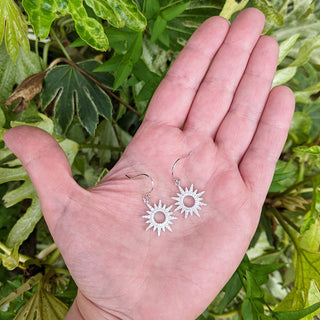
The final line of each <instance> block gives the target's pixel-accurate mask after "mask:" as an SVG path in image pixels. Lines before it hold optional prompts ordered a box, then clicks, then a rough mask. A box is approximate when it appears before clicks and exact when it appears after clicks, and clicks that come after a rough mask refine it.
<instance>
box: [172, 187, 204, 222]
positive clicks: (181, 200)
mask: <svg viewBox="0 0 320 320" xmlns="http://www.w3.org/2000/svg"><path fill="white" fill-rule="evenodd" d="M178 188H179V190H180V193H177V196H178V197H172V199H173V200H176V201H177V202H176V203H175V205H176V206H178V207H177V208H176V209H175V210H174V211H177V210H181V213H182V214H183V213H184V217H185V219H187V218H188V215H189V214H190V216H192V215H193V214H195V215H197V216H198V217H200V214H199V210H201V206H206V204H205V203H203V202H201V201H202V200H203V199H202V198H201V196H202V195H203V194H204V192H205V191H202V192H199V193H197V192H198V190H193V184H192V185H191V187H190V189H189V190H188V188H186V190H183V189H182V188H181V187H180V186H179V185H178ZM189 197H191V198H192V199H193V204H191V205H190V206H188V205H186V204H185V199H186V198H189Z"/></svg>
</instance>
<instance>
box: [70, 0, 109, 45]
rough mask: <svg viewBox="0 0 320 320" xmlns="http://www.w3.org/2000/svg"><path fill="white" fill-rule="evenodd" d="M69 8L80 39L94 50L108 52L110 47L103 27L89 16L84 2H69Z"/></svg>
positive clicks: (79, 0)
mask: <svg viewBox="0 0 320 320" xmlns="http://www.w3.org/2000/svg"><path fill="white" fill-rule="evenodd" d="M68 8H69V12H70V14H71V16H72V18H73V20H74V22H75V28H76V31H77V33H78V35H79V36H80V38H81V39H82V40H84V41H85V42H86V43H88V44H89V45H90V46H91V47H92V48H94V49H96V50H100V51H106V50H107V49H108V47H109V41H108V38H107V36H106V34H105V33H104V29H103V26H102V24H101V23H99V22H98V21H97V20H96V19H94V18H91V17H89V16H88V14H87V11H86V9H85V8H84V6H83V0H72V1H69V2H68Z"/></svg>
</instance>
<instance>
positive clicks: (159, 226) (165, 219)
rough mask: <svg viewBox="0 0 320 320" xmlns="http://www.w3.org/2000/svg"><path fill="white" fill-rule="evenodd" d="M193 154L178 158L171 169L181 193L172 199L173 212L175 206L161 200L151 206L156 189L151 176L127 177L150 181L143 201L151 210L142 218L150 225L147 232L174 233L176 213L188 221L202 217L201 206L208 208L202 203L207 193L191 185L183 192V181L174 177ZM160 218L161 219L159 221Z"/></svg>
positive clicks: (143, 174) (173, 177)
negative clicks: (192, 217) (172, 226)
mask: <svg viewBox="0 0 320 320" xmlns="http://www.w3.org/2000/svg"><path fill="white" fill-rule="evenodd" d="M191 153H192V152H190V153H189V154H188V155H187V156H186V157H181V158H178V159H177V160H176V161H175V162H174V164H173V166H172V169H171V175H172V179H173V180H174V183H175V185H176V186H177V187H178V189H179V192H177V194H176V195H177V196H176V197H172V198H171V199H172V200H175V201H176V202H175V204H174V205H175V206H176V208H175V210H174V211H172V210H171V209H172V207H173V206H174V205H171V206H169V207H167V206H166V205H165V204H162V201H161V200H159V202H158V204H154V205H153V206H151V205H150V203H149V202H150V194H151V192H152V191H153V189H154V182H153V180H152V178H151V177H150V176H149V175H147V174H145V173H142V174H139V175H137V176H135V177H132V178H131V177H129V176H127V177H128V178H130V179H134V178H136V177H138V176H146V177H148V178H149V179H150V181H151V183H152V188H151V190H150V191H149V192H148V193H147V194H145V195H144V196H143V201H144V203H145V204H146V206H147V207H148V209H149V210H147V211H146V212H147V215H144V216H142V218H145V219H147V221H146V223H147V224H149V225H148V227H147V228H146V230H149V229H152V228H153V231H157V232H158V236H160V233H161V231H163V232H165V231H166V229H168V230H169V231H171V232H172V229H171V225H172V224H173V220H176V219H177V217H174V216H173V214H174V213H175V212H176V211H180V213H181V214H184V217H185V219H187V218H188V216H189V215H190V216H192V215H193V214H195V215H196V216H198V217H200V214H199V210H201V206H206V204H205V203H203V202H202V200H203V199H202V198H201V196H202V195H203V194H204V193H205V191H202V192H199V193H198V190H194V186H193V184H191V186H190V188H189V189H188V188H185V190H183V188H182V187H181V185H180V184H181V180H180V179H179V178H177V177H175V176H174V169H175V167H176V165H177V163H178V162H179V161H180V160H181V159H184V158H187V157H189V156H190V155H191ZM159 216H160V217H161V219H159Z"/></svg>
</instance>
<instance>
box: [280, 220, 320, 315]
mask: <svg viewBox="0 0 320 320" xmlns="http://www.w3.org/2000/svg"><path fill="white" fill-rule="evenodd" d="M319 227H320V223H319V221H318V220H317V222H316V224H315V225H313V226H312V227H311V228H310V229H309V230H307V231H306V232H305V233H304V234H303V236H302V237H300V239H298V240H297V242H296V243H297V244H298V245H299V247H298V249H296V250H295V253H294V260H293V264H294V268H295V280H294V288H293V289H292V291H291V292H290V293H289V294H288V295H287V296H286V297H285V298H284V299H283V300H282V301H281V303H280V304H279V305H278V306H277V307H276V309H275V311H277V312H279V311H301V310H302V309H305V308H306V307H309V306H310V305H311V304H312V303H314V302H315V299H314V298H315V295H316V296H317V297H318V298H319V296H320V293H319V288H320V271H319V270H320V252H319V251H318V249H319V245H320V238H319V237H317V235H318V234H319V230H318V229H319ZM314 249H316V251H313V250H314ZM315 288H316V292H315ZM312 312H313V311H311V312H309V313H312ZM282 319H285V318H282ZM293 319H295V318H293ZM297 319H300V318H297Z"/></svg>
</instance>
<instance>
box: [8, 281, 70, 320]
mask: <svg viewBox="0 0 320 320" xmlns="http://www.w3.org/2000/svg"><path fill="white" fill-rule="evenodd" d="M67 312H68V308H67V306H66V305H65V304H63V303H62V302H61V301H60V300H59V299H57V298H56V297H55V296H54V295H52V294H51V293H49V292H47V291H46V290H45V289H44V288H42V287H40V285H38V288H37V291H36V293H35V294H34V295H33V296H32V298H31V299H30V300H29V301H28V302H27V304H26V305H25V306H24V307H23V308H22V309H21V310H20V311H19V313H18V314H17V315H16V317H15V318H14V320H62V319H63V318H64V317H65V315H66V314H67Z"/></svg>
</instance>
